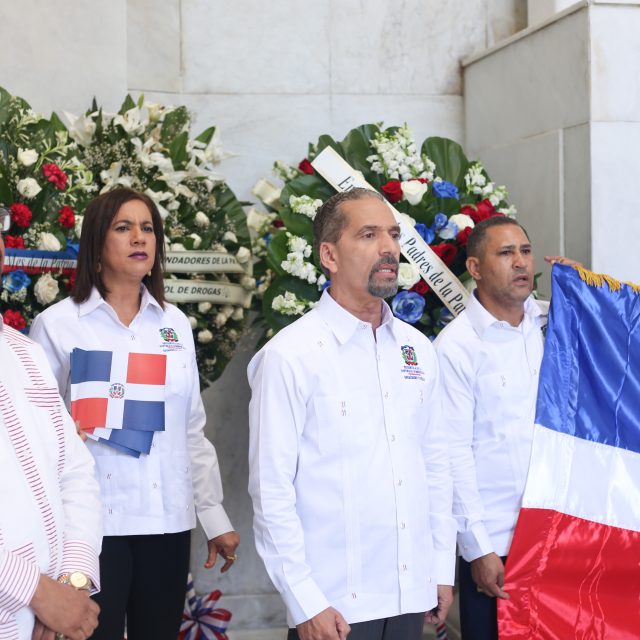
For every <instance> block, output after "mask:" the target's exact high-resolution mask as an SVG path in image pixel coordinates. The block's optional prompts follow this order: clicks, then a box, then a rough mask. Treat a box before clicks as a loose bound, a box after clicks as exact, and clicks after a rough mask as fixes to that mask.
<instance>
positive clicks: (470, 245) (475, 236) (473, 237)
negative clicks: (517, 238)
mask: <svg viewBox="0 0 640 640" xmlns="http://www.w3.org/2000/svg"><path fill="white" fill-rule="evenodd" d="M507 224H513V225H515V226H516V227H520V228H521V229H522V231H523V232H524V235H525V236H527V240H528V239H529V234H528V233H527V231H526V229H525V228H524V227H523V226H522V225H521V224H520V223H519V222H517V221H516V220H514V219H513V218H510V217H509V216H492V217H491V218H487V219H486V220H483V221H482V222H479V223H478V224H477V225H476V226H475V227H474V228H473V229H472V230H471V233H470V234H469V238H468V239H467V256H470V257H471V256H473V257H474V258H477V257H478V256H479V255H480V252H481V251H482V245H483V244H484V241H485V240H486V238H487V229H490V228H491V227H502V226H504V225H507Z"/></svg>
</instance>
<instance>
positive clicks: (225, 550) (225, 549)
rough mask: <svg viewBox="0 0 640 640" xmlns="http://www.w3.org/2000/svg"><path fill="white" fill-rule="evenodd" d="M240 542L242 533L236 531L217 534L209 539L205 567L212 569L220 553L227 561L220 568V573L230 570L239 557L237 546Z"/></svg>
mask: <svg viewBox="0 0 640 640" xmlns="http://www.w3.org/2000/svg"><path fill="white" fill-rule="evenodd" d="M239 544H240V535H239V534H238V533H237V532H235V531H229V532H228V533H223V534H222V535H219V536H216V537H215V538H213V539H212V540H208V541H207V546H208V547H209V555H208V557H207V561H206V562H205V563H204V568H205V569H211V567H213V565H214V564H215V563H216V559H217V557H218V554H220V555H221V556H222V557H223V558H224V560H225V562H224V564H223V565H222V569H220V573H225V572H226V571H229V569H230V568H231V566H232V565H233V563H234V562H235V561H236V560H237V559H238V556H237V555H236V548H237V546H238V545H239Z"/></svg>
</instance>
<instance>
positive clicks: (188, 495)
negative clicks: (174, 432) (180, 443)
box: [164, 453, 193, 514]
mask: <svg viewBox="0 0 640 640" xmlns="http://www.w3.org/2000/svg"><path fill="white" fill-rule="evenodd" d="M169 468H170V469H171V473H170V474H166V475H167V476H169V475H170V478H168V477H167V478H165V485H167V483H170V484H169V486H168V487H167V489H166V490H165V494H164V495H165V497H164V499H165V507H166V510H167V513H169V514H174V513H184V512H185V511H188V510H189V509H192V508H193V507H192V504H193V481H192V479H191V462H190V459H189V456H188V455H186V454H178V453H177V454H174V455H172V456H171V460H170V462H169Z"/></svg>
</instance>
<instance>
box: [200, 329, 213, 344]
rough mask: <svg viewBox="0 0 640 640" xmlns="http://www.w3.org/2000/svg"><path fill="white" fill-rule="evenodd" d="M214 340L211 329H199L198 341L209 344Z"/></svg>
mask: <svg viewBox="0 0 640 640" xmlns="http://www.w3.org/2000/svg"><path fill="white" fill-rule="evenodd" d="M212 340H213V333H211V331H209V329H203V330H202V331H198V342H200V343H201V344H207V343H209V342H211V341H212Z"/></svg>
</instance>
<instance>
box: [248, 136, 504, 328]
mask: <svg viewBox="0 0 640 640" xmlns="http://www.w3.org/2000/svg"><path fill="white" fill-rule="evenodd" d="M327 146H331V147H333V149H335V151H336V152H337V153H339V154H340V155H341V156H342V157H343V158H344V159H345V160H346V161H347V162H348V163H349V164H350V165H351V166H352V167H353V168H354V169H356V170H358V171H361V172H362V174H363V176H364V178H365V180H366V181H367V182H368V183H369V184H370V185H372V186H373V187H374V188H376V189H378V190H379V191H380V192H381V193H382V194H383V195H384V196H385V197H386V198H387V200H388V201H389V202H390V203H393V206H394V207H395V208H396V209H397V210H398V211H399V212H400V213H401V214H404V215H405V216H406V217H405V219H406V220H409V221H410V223H411V224H412V225H413V226H414V227H415V229H416V231H417V232H418V233H419V234H420V236H421V237H422V239H423V240H424V241H425V242H426V243H427V244H429V245H430V246H431V249H433V251H434V252H435V253H436V254H437V255H438V256H439V257H440V258H441V259H442V260H443V262H444V263H445V264H446V265H448V267H449V268H450V269H451V271H452V272H453V273H454V274H455V275H456V276H457V277H458V278H459V279H460V280H461V281H463V282H465V281H467V280H469V274H468V273H467V272H466V266H465V261H466V257H467V256H466V243H467V239H468V237H469V233H470V232H471V229H472V228H473V227H474V225H475V224H476V223H477V222H479V221H481V220H484V219H486V218H488V217H491V216H495V215H515V209H514V207H512V206H509V205H508V204H507V201H506V200H507V191H506V189H505V188H504V187H501V186H496V185H495V184H494V183H493V182H492V181H491V179H490V178H489V176H488V175H487V173H486V171H485V170H484V168H483V167H482V164H481V163H480V162H477V161H476V162H473V161H469V160H468V159H467V158H466V156H465V154H464V152H463V150H462V148H461V147H460V145H459V144H457V143H456V142H454V141H453V140H449V139H447V138H438V137H433V138H427V139H426V140H425V141H424V142H423V143H422V145H421V147H420V148H418V146H417V145H416V143H415V141H414V139H413V137H412V135H411V132H410V131H409V129H408V127H407V126H406V125H404V126H402V127H389V128H387V129H383V128H382V126H380V125H363V126H360V127H357V128H356V129H353V130H352V131H350V132H349V134H348V135H347V136H346V138H345V139H344V140H343V141H342V142H336V141H335V140H333V139H332V138H331V137H329V136H327V135H323V136H321V137H320V139H319V140H318V142H317V143H316V144H311V145H309V151H308V157H307V158H305V159H303V160H302V161H301V162H300V164H299V165H298V167H291V166H287V165H285V164H284V163H282V162H276V163H275V164H274V173H275V174H276V176H277V177H279V178H280V179H281V180H282V181H283V182H284V186H283V187H282V188H281V189H280V188H278V187H276V186H275V185H273V184H272V183H270V182H269V181H267V180H260V181H258V183H257V184H256V185H255V186H254V190H253V193H254V195H256V196H257V197H258V198H259V199H260V200H261V201H262V202H263V204H264V205H265V207H266V209H267V212H261V211H258V210H257V209H255V208H254V209H251V210H250V212H249V215H248V218H247V221H248V224H249V227H250V229H251V232H252V237H253V249H254V255H256V256H257V257H258V259H259V262H258V264H257V265H256V267H255V274H256V275H257V276H258V293H259V294H260V296H261V299H262V314H263V317H264V319H265V321H266V324H267V325H268V328H267V331H266V334H265V337H266V338H268V337H270V336H271V335H273V333H275V332H277V331H278V330H279V329H281V328H282V327H284V326H286V325H287V324H290V323H291V322H293V321H294V320H295V319H296V318H297V317H299V316H300V315H302V314H303V313H305V312H306V311H308V310H309V309H311V308H312V307H313V306H314V305H315V304H316V303H317V301H318V300H319V298H320V295H321V293H322V290H323V289H324V288H325V287H326V286H327V285H328V283H327V281H326V278H325V276H324V275H323V274H322V270H321V268H320V262H319V259H318V256H317V255H314V254H313V252H312V231H313V226H312V224H313V222H312V221H313V218H314V217H315V214H316V212H317V210H318V208H319V207H320V206H321V205H322V203H323V202H324V201H325V200H327V199H328V198H329V197H331V196H332V195H333V194H334V193H335V191H334V190H333V188H332V187H331V186H330V185H329V184H328V183H327V182H325V180H324V179H323V178H322V177H320V176H319V175H317V174H316V172H315V171H314V169H313V166H312V165H311V161H312V160H313V159H314V158H315V157H316V155H317V154H318V153H320V152H321V151H322V150H323V149H325V148H326V147H327ZM398 282H399V286H400V291H399V292H398V293H397V294H396V295H395V296H394V297H393V298H392V299H391V300H390V301H389V302H390V304H391V308H392V310H393V313H394V314H395V315H396V316H397V317H399V318H401V319H402V320H404V321H406V322H409V323H410V324H412V325H414V326H415V327H416V328H417V329H419V330H420V331H422V332H423V333H424V334H426V335H427V336H429V337H431V338H432V337H434V336H435V335H437V333H438V332H439V331H440V330H441V329H442V327H443V326H444V324H445V323H446V322H447V321H448V320H449V319H450V318H451V314H450V313H449V312H448V311H447V309H446V308H445V307H444V306H443V304H442V302H441V301H440V299H439V298H438V297H437V296H436V294H435V293H434V292H433V291H431V289H430V288H429V286H428V285H427V284H426V282H425V281H424V280H423V279H422V278H421V277H420V276H419V274H418V270H417V268H416V267H415V266H414V265H412V264H410V263H409V262H406V261H404V260H402V261H401V263H400V268H399V274H398Z"/></svg>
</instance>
